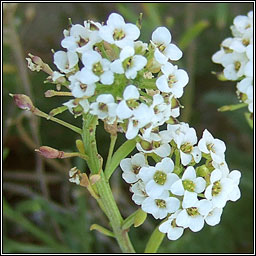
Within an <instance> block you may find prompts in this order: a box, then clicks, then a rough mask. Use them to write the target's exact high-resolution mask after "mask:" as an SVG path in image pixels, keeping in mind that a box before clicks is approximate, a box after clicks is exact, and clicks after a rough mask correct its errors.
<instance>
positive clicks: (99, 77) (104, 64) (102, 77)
mask: <svg viewBox="0 0 256 256" xmlns="http://www.w3.org/2000/svg"><path fill="white" fill-rule="evenodd" d="M82 62H83V64H84V68H82V70H81V77H83V81H84V83H86V84H92V83H96V82H98V81H100V82H101V83H102V84H106V85H110V84H112V83H113V82H114V74H113V72H112V71H111V70H110V61H109V60H107V59H104V58H102V57H101V55H100V54H99V53H98V52H95V51H90V52H84V53H83V55H82Z"/></svg>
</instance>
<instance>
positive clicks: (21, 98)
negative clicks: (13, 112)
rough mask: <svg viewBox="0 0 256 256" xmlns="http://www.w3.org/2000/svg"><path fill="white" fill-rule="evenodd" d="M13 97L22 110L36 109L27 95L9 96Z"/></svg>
mask: <svg viewBox="0 0 256 256" xmlns="http://www.w3.org/2000/svg"><path fill="white" fill-rule="evenodd" d="M9 95H10V96H11V97H13V99H14V102H15V104H16V105H17V106H18V107H19V108H21V109H25V110H28V111H32V110H33V109H34V108H35V107H34V105H33V103H32V101H31V99H30V98H29V97H28V96H27V95H25V94H11V93H10V94H9Z"/></svg>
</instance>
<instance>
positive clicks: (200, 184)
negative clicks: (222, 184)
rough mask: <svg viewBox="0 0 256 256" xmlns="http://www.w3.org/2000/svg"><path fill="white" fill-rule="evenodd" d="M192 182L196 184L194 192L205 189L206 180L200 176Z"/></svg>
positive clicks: (200, 191)
mask: <svg viewBox="0 0 256 256" xmlns="http://www.w3.org/2000/svg"><path fill="white" fill-rule="evenodd" d="M194 183H195V185H196V187H195V192H197V193H202V192H203V191H204V190H205V185H206V181H205V179H204V178H202V177H198V178H196V179H195V180H194Z"/></svg>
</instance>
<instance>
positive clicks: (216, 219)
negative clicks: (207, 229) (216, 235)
mask: <svg viewBox="0 0 256 256" xmlns="http://www.w3.org/2000/svg"><path fill="white" fill-rule="evenodd" d="M222 212H223V208H217V207H215V208H213V209H212V210H211V211H210V212H209V213H208V215H207V216H206V217H205V222H206V223H207V224H208V225H210V226H215V225H217V224H219V223H220V218H221V214H222Z"/></svg>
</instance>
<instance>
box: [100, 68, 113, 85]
mask: <svg viewBox="0 0 256 256" xmlns="http://www.w3.org/2000/svg"><path fill="white" fill-rule="evenodd" d="M100 81H101V83H103V84H106V85H110V84H113V82H114V74H113V72H111V71H110V70H109V71H105V72H104V73H103V74H102V75H101V76H100Z"/></svg>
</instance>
